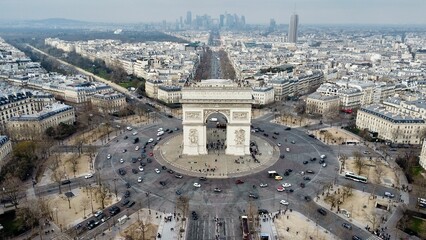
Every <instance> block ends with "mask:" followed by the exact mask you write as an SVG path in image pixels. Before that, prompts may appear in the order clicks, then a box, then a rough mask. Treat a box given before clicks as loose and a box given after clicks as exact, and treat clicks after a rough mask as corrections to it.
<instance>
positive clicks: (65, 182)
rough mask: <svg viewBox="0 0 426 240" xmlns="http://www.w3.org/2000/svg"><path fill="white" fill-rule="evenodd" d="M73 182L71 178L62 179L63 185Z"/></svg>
mask: <svg viewBox="0 0 426 240" xmlns="http://www.w3.org/2000/svg"><path fill="white" fill-rule="evenodd" d="M70 183H71V181H70V180H68V179H67V180H64V181H62V185H66V184H70Z"/></svg>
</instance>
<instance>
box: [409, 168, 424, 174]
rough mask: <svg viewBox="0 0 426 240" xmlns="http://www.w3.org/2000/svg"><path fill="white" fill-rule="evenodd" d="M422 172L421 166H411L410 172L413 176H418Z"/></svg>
mask: <svg viewBox="0 0 426 240" xmlns="http://www.w3.org/2000/svg"><path fill="white" fill-rule="evenodd" d="M422 172H423V168H422V167H421V166H414V167H412V168H411V174H412V175H413V176H418V175H419V174H420V173H422Z"/></svg>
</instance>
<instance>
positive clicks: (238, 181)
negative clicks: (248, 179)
mask: <svg viewBox="0 0 426 240" xmlns="http://www.w3.org/2000/svg"><path fill="white" fill-rule="evenodd" d="M235 183H236V184H243V183H244V181H243V180H241V179H238V180H237V181H235Z"/></svg>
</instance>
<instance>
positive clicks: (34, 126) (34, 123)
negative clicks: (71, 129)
mask: <svg viewBox="0 0 426 240" xmlns="http://www.w3.org/2000/svg"><path fill="white" fill-rule="evenodd" d="M60 123H65V124H69V125H72V124H74V123H75V110H74V108H73V107H71V106H68V105H65V104H61V103H54V104H52V105H49V106H46V107H45V108H44V109H43V110H42V111H40V112H37V113H34V114H28V115H20V116H15V117H12V118H10V119H9V121H7V122H6V129H7V132H8V133H9V134H10V137H11V138H12V139H14V140H34V139H40V138H43V136H45V131H46V129H48V128H49V127H56V126H58V125H59V124H60Z"/></svg>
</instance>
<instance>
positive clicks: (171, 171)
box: [167, 169, 175, 174]
mask: <svg viewBox="0 0 426 240" xmlns="http://www.w3.org/2000/svg"><path fill="white" fill-rule="evenodd" d="M167 172H168V173H170V174H173V173H175V171H173V170H172V169H169V170H167Z"/></svg>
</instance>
